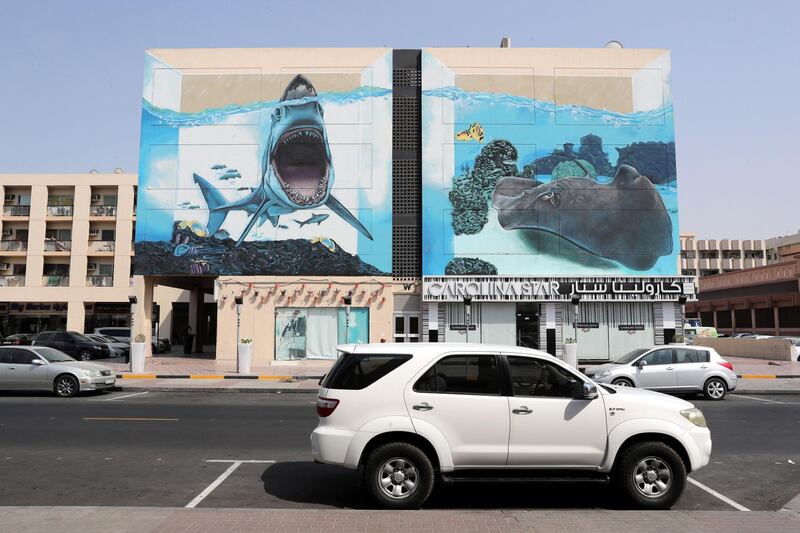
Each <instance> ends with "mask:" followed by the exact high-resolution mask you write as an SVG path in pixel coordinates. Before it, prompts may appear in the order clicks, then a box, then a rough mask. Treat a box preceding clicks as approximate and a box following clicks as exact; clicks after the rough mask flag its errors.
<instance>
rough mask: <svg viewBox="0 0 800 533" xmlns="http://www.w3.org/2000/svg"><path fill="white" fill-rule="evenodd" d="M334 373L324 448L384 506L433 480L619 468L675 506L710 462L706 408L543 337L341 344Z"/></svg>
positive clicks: (321, 403)
mask: <svg viewBox="0 0 800 533" xmlns="http://www.w3.org/2000/svg"><path fill="white" fill-rule="evenodd" d="M339 350H340V351H341V352H343V355H342V356H341V358H340V359H339V360H338V361H337V362H336V364H335V365H334V367H333V368H332V369H331V371H330V372H329V373H328V375H327V376H325V378H324V379H323V381H322V384H321V385H322V386H321V388H320V391H319V397H318V399H317V413H318V415H319V424H318V425H317V428H316V429H315V430H314V432H313V433H312V434H311V448H312V451H313V454H314V458H315V459H316V460H317V461H319V462H322V463H328V464H336V465H343V466H346V467H349V468H352V469H359V470H360V471H361V473H362V475H363V486H365V487H366V489H367V490H368V491H369V493H370V494H371V495H372V497H373V498H374V499H375V501H376V502H377V503H378V504H380V505H382V506H385V507H389V508H394V509H410V508H416V507H419V506H420V505H422V504H423V503H424V502H425V500H426V499H427V498H428V496H429V495H430V493H431V491H432V489H433V485H434V481H435V480H436V479H437V478H439V479H440V480H442V481H445V482H455V481H473V482H475V481H484V480H495V481H496V480H499V479H508V478H512V477H513V478H517V479H523V480H531V481H547V480H551V479H553V480H561V481H563V480H565V479H566V480H574V481H584V480H585V481H601V482H607V481H612V482H613V483H614V484H615V486H616V487H617V488H618V489H619V490H620V491H621V493H622V494H623V495H624V496H626V497H627V499H628V500H629V501H630V502H631V503H632V504H634V505H636V506H637V507H642V508H647V509H664V508H668V507H670V506H671V505H672V504H673V503H675V501H677V499H678V498H679V497H680V495H681V493H682V492H683V489H684V487H685V485H686V476H687V474H688V473H689V472H691V471H693V470H697V469H698V468H701V467H703V466H705V465H706V464H708V460H709V456H710V454H711V435H710V433H709V431H708V428H707V427H706V421H705V418H704V417H703V413H701V412H700V411H699V410H698V409H695V408H694V406H693V405H692V404H690V403H689V402H686V401H684V400H681V399H678V398H673V397H671V396H666V395H663V394H660V393H656V392H650V391H646V390H641V389H633V388H624V387H614V386H609V385H600V386H598V385H596V384H595V383H594V382H593V381H592V380H590V379H589V378H587V377H586V376H584V375H582V374H580V373H579V372H577V371H575V370H574V369H572V368H571V367H569V366H567V365H565V364H564V363H562V362H561V361H560V360H558V359H556V358H554V357H552V356H550V355H548V354H546V353H543V352H539V351H536V350H529V349H526V348H518V347H511V346H488V345H476V344H444V343H423V344H413V345H412V344H363V345H350V346H340V347H339Z"/></svg>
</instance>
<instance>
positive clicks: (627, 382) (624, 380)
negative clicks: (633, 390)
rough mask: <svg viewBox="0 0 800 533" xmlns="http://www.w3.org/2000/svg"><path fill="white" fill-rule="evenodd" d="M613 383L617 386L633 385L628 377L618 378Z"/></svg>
mask: <svg viewBox="0 0 800 533" xmlns="http://www.w3.org/2000/svg"><path fill="white" fill-rule="evenodd" d="M611 384H612V385H616V386H617V387H633V382H632V381H631V380H629V379H628V378H616V379H615V380H613V381H612V382H611Z"/></svg>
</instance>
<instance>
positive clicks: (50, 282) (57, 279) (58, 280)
mask: <svg viewBox="0 0 800 533" xmlns="http://www.w3.org/2000/svg"><path fill="white" fill-rule="evenodd" d="M42 285H44V286H45V287H66V286H68V285H69V276H59V275H57V274H53V275H52V276H42Z"/></svg>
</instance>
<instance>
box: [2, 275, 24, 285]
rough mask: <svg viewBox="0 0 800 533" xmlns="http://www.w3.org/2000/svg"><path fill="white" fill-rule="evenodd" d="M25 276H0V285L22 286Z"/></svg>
mask: <svg viewBox="0 0 800 533" xmlns="http://www.w3.org/2000/svg"><path fill="white" fill-rule="evenodd" d="M24 285H25V276H0V287H22V286H24Z"/></svg>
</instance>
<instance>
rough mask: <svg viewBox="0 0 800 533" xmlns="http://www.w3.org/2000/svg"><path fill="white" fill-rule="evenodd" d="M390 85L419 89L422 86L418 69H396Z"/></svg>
mask: <svg viewBox="0 0 800 533" xmlns="http://www.w3.org/2000/svg"><path fill="white" fill-rule="evenodd" d="M392 84H393V85H394V86H396V87H419V86H420V85H422V73H421V72H420V71H419V69H410V68H396V69H394V74H393V76H392Z"/></svg>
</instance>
